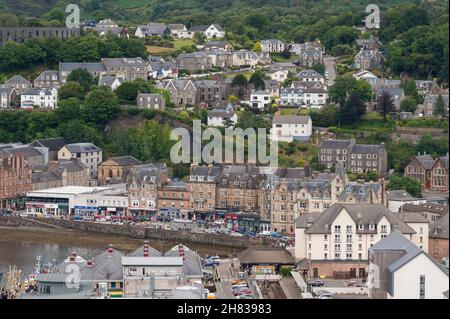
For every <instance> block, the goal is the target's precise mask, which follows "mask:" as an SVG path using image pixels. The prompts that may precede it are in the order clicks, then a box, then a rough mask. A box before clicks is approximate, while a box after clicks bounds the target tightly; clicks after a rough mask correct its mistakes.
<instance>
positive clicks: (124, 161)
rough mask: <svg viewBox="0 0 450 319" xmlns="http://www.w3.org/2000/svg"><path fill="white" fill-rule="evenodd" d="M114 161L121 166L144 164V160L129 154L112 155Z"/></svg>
mask: <svg viewBox="0 0 450 319" xmlns="http://www.w3.org/2000/svg"><path fill="white" fill-rule="evenodd" d="M111 159H112V160H113V161H114V162H116V163H117V164H119V165H120V166H131V165H139V164H142V162H141V161H140V160H138V159H136V158H134V157H133V156H130V155H127V156H119V157H112V158H111Z"/></svg>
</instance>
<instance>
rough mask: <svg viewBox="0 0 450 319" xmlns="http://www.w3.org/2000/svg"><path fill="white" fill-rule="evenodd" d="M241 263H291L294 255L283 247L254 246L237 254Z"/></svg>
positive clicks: (293, 261)
mask: <svg viewBox="0 0 450 319" xmlns="http://www.w3.org/2000/svg"><path fill="white" fill-rule="evenodd" d="M237 258H238V259H239V261H240V263H241V264H268V265H279V264H284V265H293V264H295V259H294V257H293V256H292V255H291V254H290V253H289V252H288V251H287V250H285V249H284V248H279V247H260V246H254V247H250V248H247V249H246V250H244V251H243V252H241V253H239V254H238V255H237Z"/></svg>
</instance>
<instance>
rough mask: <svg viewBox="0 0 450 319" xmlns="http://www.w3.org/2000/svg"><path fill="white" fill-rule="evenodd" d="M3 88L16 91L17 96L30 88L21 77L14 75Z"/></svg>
mask: <svg viewBox="0 0 450 319" xmlns="http://www.w3.org/2000/svg"><path fill="white" fill-rule="evenodd" d="M3 88H12V89H14V90H15V91H16V94H17V95H20V94H22V92H24V91H26V90H28V89H30V88H31V82H30V81H28V80H27V79H25V78H24V77H23V76H21V75H14V76H12V77H11V78H9V79H8V80H6V81H5V84H3Z"/></svg>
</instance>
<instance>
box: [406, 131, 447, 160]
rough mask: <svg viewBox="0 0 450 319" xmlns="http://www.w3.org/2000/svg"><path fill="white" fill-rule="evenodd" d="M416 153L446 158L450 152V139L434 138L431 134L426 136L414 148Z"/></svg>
mask: <svg viewBox="0 0 450 319" xmlns="http://www.w3.org/2000/svg"><path fill="white" fill-rule="evenodd" d="M414 151H415V152H414V153H419V152H420V153H423V152H425V153H427V154H430V155H431V156H433V157H439V156H444V155H445V154H447V152H448V138H433V136H432V135H431V134H424V135H422V136H421V137H420V139H419V142H417V144H416V145H415V147H414Z"/></svg>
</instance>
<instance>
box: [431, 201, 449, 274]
mask: <svg viewBox="0 0 450 319" xmlns="http://www.w3.org/2000/svg"><path fill="white" fill-rule="evenodd" d="M448 221H449V218H448V207H447V213H445V214H443V215H442V216H440V217H439V219H437V220H436V221H434V222H433V223H431V225H430V233H429V239H428V243H429V248H428V253H429V254H430V256H431V257H432V258H434V259H435V260H437V261H444V262H445V260H446V265H447V267H448V258H449V254H448V246H449V245H448V243H449V236H448V234H449V233H448V232H449V228H448Z"/></svg>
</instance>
